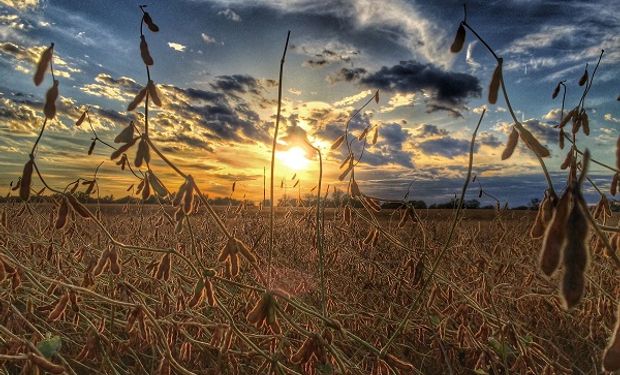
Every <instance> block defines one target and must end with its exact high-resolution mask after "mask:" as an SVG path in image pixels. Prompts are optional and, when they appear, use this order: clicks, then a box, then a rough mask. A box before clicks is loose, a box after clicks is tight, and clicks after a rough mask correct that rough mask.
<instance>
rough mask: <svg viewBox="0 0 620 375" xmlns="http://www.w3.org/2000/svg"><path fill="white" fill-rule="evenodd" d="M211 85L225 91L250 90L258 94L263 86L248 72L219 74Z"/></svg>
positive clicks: (239, 92) (245, 91)
mask: <svg viewBox="0 0 620 375" xmlns="http://www.w3.org/2000/svg"><path fill="white" fill-rule="evenodd" d="M211 87H213V88H214V89H216V90H219V91H222V92H224V93H238V94H246V93H248V92H250V93H253V94H257V95H258V94H259V93H260V90H261V88H262V86H261V84H260V82H259V81H258V80H257V79H256V78H254V77H252V76H250V75H247V74H233V75H224V76H218V77H217V80H216V81H215V82H214V83H212V84H211Z"/></svg>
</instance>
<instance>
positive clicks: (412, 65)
mask: <svg viewBox="0 0 620 375" xmlns="http://www.w3.org/2000/svg"><path fill="white" fill-rule="evenodd" d="M360 82H361V83H362V84H363V85H365V86H368V87H372V88H375V89H381V90H386V91H395V92H400V93H411V92H418V91H421V90H424V91H426V92H428V93H429V94H430V95H431V98H430V100H429V102H428V103H427V104H428V107H427V109H428V110H429V111H436V110H448V111H458V109H459V108H460V107H462V106H463V104H464V103H465V102H466V101H467V99H469V98H472V97H479V96H480V93H481V92H482V89H481V87H480V82H479V81H478V78H476V77H474V76H472V75H469V74H465V73H456V72H448V71H445V70H443V69H441V68H438V67H436V66H435V65H433V64H430V63H428V64H422V63H420V62H417V61H413V60H409V61H401V62H400V64H398V65H394V66H391V67H387V66H384V67H382V68H381V69H379V70H378V71H376V72H374V73H371V74H369V75H367V76H366V77H364V78H362V79H361V80H360Z"/></svg>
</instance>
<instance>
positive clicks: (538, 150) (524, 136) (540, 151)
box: [515, 123, 550, 158]
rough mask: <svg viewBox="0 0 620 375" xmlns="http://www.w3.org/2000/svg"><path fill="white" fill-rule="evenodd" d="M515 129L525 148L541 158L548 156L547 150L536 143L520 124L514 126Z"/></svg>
mask: <svg viewBox="0 0 620 375" xmlns="http://www.w3.org/2000/svg"><path fill="white" fill-rule="evenodd" d="M515 127H516V128H517V130H518V131H519V136H520V137H521V140H522V141H523V143H525V145H526V146H527V148H529V149H530V150H532V151H533V152H534V153H535V154H536V155H538V156H539V157H541V158H545V157H548V156H549V155H550V153H549V150H548V149H547V148H546V147H544V146H543V145H541V144H540V142H538V140H537V139H536V138H535V137H534V136H533V135H532V133H530V131H529V130H527V129H526V128H524V127H523V125H521V124H518V123H517V124H516V125H515Z"/></svg>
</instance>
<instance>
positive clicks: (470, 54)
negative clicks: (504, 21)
mask: <svg viewBox="0 0 620 375" xmlns="http://www.w3.org/2000/svg"><path fill="white" fill-rule="evenodd" d="M477 44H478V41H477V40H474V41H473V42H471V43H469V44H468V45H467V52H466V53H465V62H467V65H469V67H470V68H471V71H472V72H475V71H477V70H478V69H480V67H481V65H480V63H479V62H477V61H476V60H474V47H476V45H477Z"/></svg>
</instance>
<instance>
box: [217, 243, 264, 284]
mask: <svg viewBox="0 0 620 375" xmlns="http://www.w3.org/2000/svg"><path fill="white" fill-rule="evenodd" d="M239 255H241V256H243V257H244V258H245V259H246V260H247V261H248V262H250V263H252V264H255V263H256V262H257V259H256V255H254V253H253V252H252V251H250V249H248V248H247V247H246V246H245V244H244V243H243V242H241V241H240V240H238V239H236V238H234V237H230V238H229V239H228V241H226V245H225V246H224V247H223V248H222V251H221V252H220V255H219V257H218V260H219V261H220V262H226V272H227V273H228V274H229V275H230V276H231V277H235V276H237V275H238V274H239V270H240V257H239Z"/></svg>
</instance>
